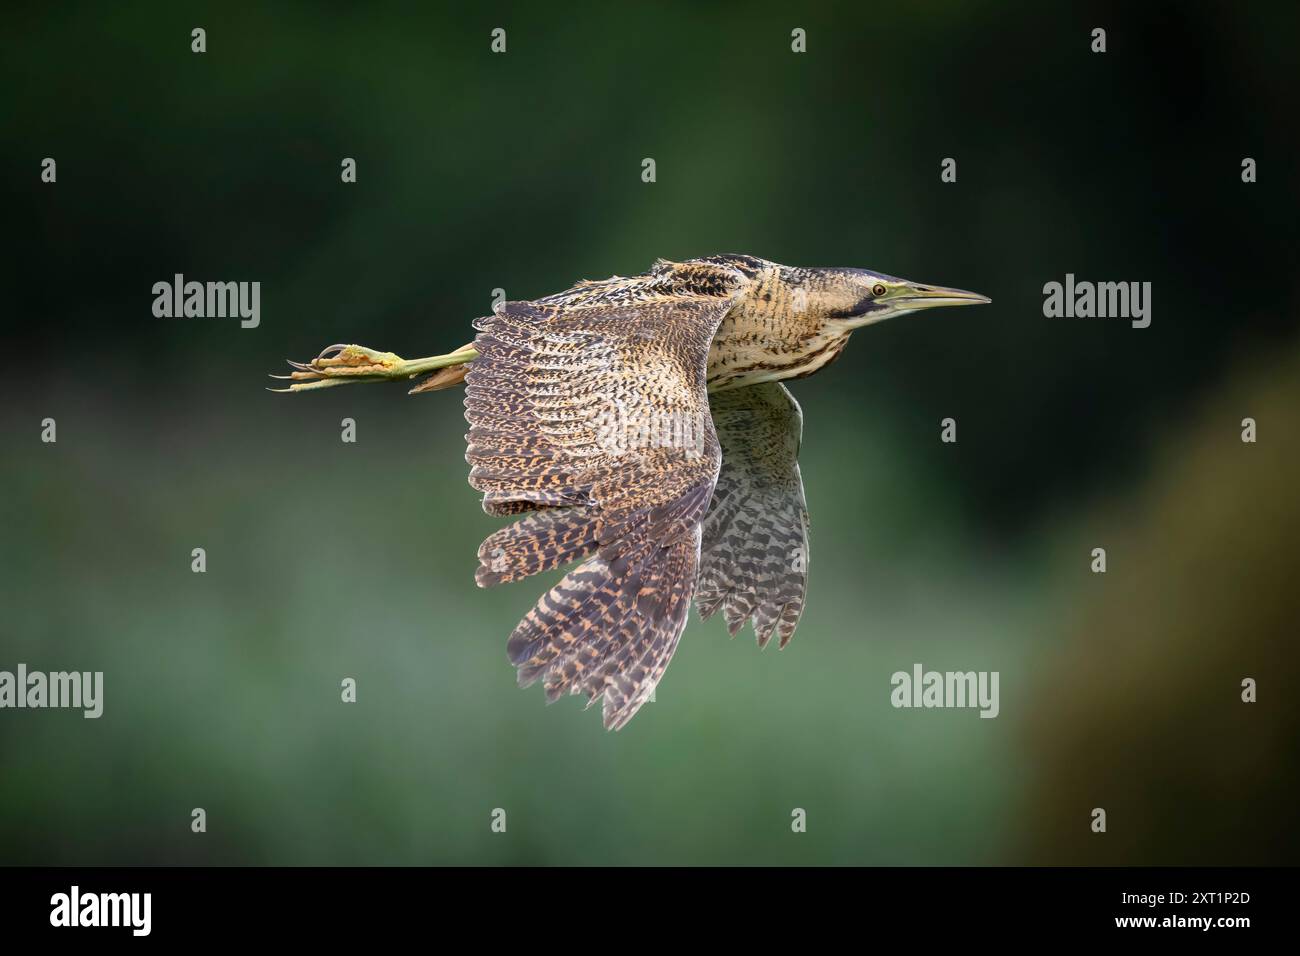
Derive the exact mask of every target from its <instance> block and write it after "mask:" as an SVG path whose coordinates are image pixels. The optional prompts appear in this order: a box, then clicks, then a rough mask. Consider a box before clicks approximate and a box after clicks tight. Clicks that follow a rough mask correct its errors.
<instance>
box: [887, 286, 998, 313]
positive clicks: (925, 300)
mask: <svg viewBox="0 0 1300 956" xmlns="http://www.w3.org/2000/svg"><path fill="white" fill-rule="evenodd" d="M992 301H993V300H992V299H990V298H989V297H988V296H986V295H980V294H979V293H978V292H967V291H966V290H965V289H949V288H947V287H946V286H941V285H920V284H911V285H908V286H907V287H906V288H904V289H903V291H902V292H900V293H899V294H898V295H897V296H895V298H894V300H893V303H892V304H893V305H894V307H895V308H898V309H908V310H912V311H915V310H916V309H938V308H942V307H943V306H947V305H985V304H986V303H989V302H992Z"/></svg>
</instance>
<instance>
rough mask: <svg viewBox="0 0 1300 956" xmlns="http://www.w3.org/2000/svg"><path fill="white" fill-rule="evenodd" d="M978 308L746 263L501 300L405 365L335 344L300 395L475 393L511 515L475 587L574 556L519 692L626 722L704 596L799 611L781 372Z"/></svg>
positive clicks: (773, 619) (793, 433)
mask: <svg viewBox="0 0 1300 956" xmlns="http://www.w3.org/2000/svg"><path fill="white" fill-rule="evenodd" d="M986 301H988V300H987V299H985V298H984V297H982V296H978V295H975V294H973V293H967V292H962V291H960V290H956V289H944V288H938V287H927V286H920V285H917V284H915V283H910V282H906V281H905V280H901V279H895V278H893V277H891V276H885V275H881V274H878V273H873V272H868V271H866V270H862V269H800V268H791V267H787V266H782V265H778V264H776V263H772V262H767V261H765V260H762V259H757V258H754V257H752V256H742V255H725V256H709V257H706V258H703V259H693V260H689V261H686V262H667V261H664V260H660V261H659V262H656V263H655V265H654V266H653V267H652V268H651V269H650V271H648V272H646V273H644V274H642V275H639V276H632V277H626V278H625V277H619V276H616V277H614V278H611V279H606V280H601V281H596V282H590V281H588V282H580V283H578V284H577V285H575V286H574V287H573V288H571V289H569V290H567V291H565V292H560V293H557V294H555V295H551V296H546V297H545V298H541V299H537V300H534V301H530V302H508V303H505V304H504V305H503V306H501V307H500V308H498V309H497V310H496V311H495V312H494V313H493V314H492V315H490V316H487V317H485V318H481V319H479V320H478V321H476V322H475V323H474V326H475V328H476V329H477V330H478V335H477V337H476V338H475V339H474V342H473V343H472V345H471V346H465V347H464V348H462V349H460V350H458V351H457V352H456V353H452V354H451V355H449V356H439V357H436V358H433V359H422V360H416V361H414V362H407V361H405V360H403V359H400V358H399V357H397V356H395V355H392V354H391V353H377V352H373V351H371V350H369V349H363V348H361V347H359V346H336V347H333V348H332V349H329V350H327V351H326V352H325V353H322V355H321V357H319V358H318V359H317V360H316V361H314V362H312V363H310V364H308V365H302V366H295V367H296V368H298V371H297V372H295V373H294V374H293V375H292V376H291V377H292V378H293V379H295V380H296V381H297V382H298V383H299V384H296V385H294V386H291V388H290V390H299V389H307V388H314V387H324V386H326V385H330V384H336V383H342V382H346V381H357V380H376V379H384V378H399V377H400V378H412V377H415V376H417V375H420V374H423V373H425V372H431V373H432V374H431V375H430V376H429V377H428V378H426V379H425V380H424V381H423V382H421V383H420V384H419V385H417V386H416V388H415V389H413V391H432V390H438V389H442V388H447V387H450V386H452V385H455V384H459V383H460V381H462V380H463V381H464V384H465V417H466V419H467V421H468V422H469V432H468V434H467V435H466V441H467V450H466V456H465V457H466V460H467V461H468V463H469V465H470V475H469V480H470V484H471V485H472V486H473V487H474V488H475V489H477V490H478V491H480V492H482V494H483V507H484V509H485V510H487V511H488V512H489V513H491V514H496V515H512V516H519V517H518V519H517V520H516V521H515V522H514V523H513V524H511V525H508V526H507V527H505V528H503V529H501V530H500V531H498V532H496V533H495V534H493V535H491V536H490V537H489V538H487V540H485V541H484V542H483V544H482V545H481V547H480V548H479V552H478V558H479V567H478V571H477V572H476V580H477V581H478V583H479V585H480V586H483V587H490V586H493V585H496V584H500V583H504V582H508V581H515V580H519V579H520V578H524V577H528V576H530V575H533V574H538V573H541V572H544V571H550V570H554V569H557V568H561V567H564V566H567V565H571V564H574V563H575V562H578V563H577V564H576V566H575V567H573V568H572V569H571V570H569V571H568V573H567V574H565V575H564V577H563V578H562V579H561V580H560V581H559V583H558V584H556V585H555V586H554V587H553V588H551V590H550V591H548V592H547V593H546V594H545V595H543V596H542V598H541V599H540V600H539V601H538V602H537V604H536V605H535V606H534V608H533V609H532V610H531V611H530V612H529V613H528V614H527V615H526V616H525V617H524V619H523V620H522V621H521V622H520V623H519V626H518V627H516V628H515V630H514V632H513V633H512V634H511V635H510V639H509V641H508V642H507V651H508V654H509V657H510V660H511V662H512V663H513V664H514V665H515V667H516V668H517V669H518V678H519V683H520V684H521V685H522V686H527V685H529V684H532V683H534V682H535V681H538V680H541V681H542V683H543V686H544V687H545V689H546V696H547V698H548V699H549V700H554V699H556V698H557V697H559V696H561V695H564V694H582V695H583V696H585V697H586V698H587V700H588V703H589V704H591V703H595V702H596V701H598V700H599V701H601V702H602V708H603V713H604V722H605V726H606V727H609V728H612V729H617V728H620V727H622V726H624V725H625V724H626V723H627V722H628V721H629V720H630V719H631V718H632V716H633V715H634V714H636V712H637V710H638V709H639V708H640V707H641V705H642V704H644V703H645V701H646V700H648V699H649V697H650V695H651V693H652V692H653V691H654V688H655V686H656V684H657V683H658V682H659V679H660V677H662V675H663V673H664V670H665V668H666V667H667V666H668V662H669V660H670V659H671V658H672V655H673V652H674V650H675V649H676V647H677V641H678V639H679V638H680V637H681V633H682V630H683V629H684V627H685V625H686V619H687V612H688V608H689V606H690V603H691V601H692V599H694V600H695V602H696V604H697V606H698V608H699V611H700V614H701V616H702V617H704V618H707V617H709V616H710V615H712V614H713V613H715V612H716V611H718V610H721V611H722V613H723V616H724V617H725V619H726V622H727V627H728V629H729V630H730V632H731V633H732V634H735V633H736V632H737V631H738V630H739V629H740V628H741V627H743V626H744V624H745V623H746V622H747V621H749V622H752V623H753V627H754V631H755V634H756V635H757V639H758V643H759V646H765V645H766V644H767V643H768V641H769V640H770V639H771V637H772V636H773V635H777V637H778V643H779V644H780V645H781V646H785V644H786V642H787V641H789V639H790V637H791V635H792V634H793V633H794V630H795V627H796V626H797V624H798V622H799V617H800V614H801V613H802V611H803V605H804V594H805V590H806V583H807V569H808V537H807V530H808V515H807V509H806V507H805V505H804V495H803V485H802V481H801V479H800V475H799V466H798V462H797V458H798V452H799V444H800V437H801V429H802V418H801V415H800V412H799V407H798V405H797V404H795V402H794V399H793V398H792V397H791V396H790V394H789V392H788V391H787V390H786V388H785V387H784V386H783V385H781V384H780V382H781V381H782V380H786V379H795V378H802V377H804V376H806V375H811V374H813V373H814V372H816V371H818V370H819V369H821V368H824V367H825V366H826V365H827V364H829V363H830V362H831V361H833V360H834V359H835V358H836V357H837V356H838V355H839V354H840V352H841V351H842V350H843V348H844V345H845V343H846V342H847V341H848V337H849V334H850V333H851V332H852V331H853V330H854V329H855V328H859V327H861V326H863V325H867V324H870V323H872V322H875V321H879V320H880V319H883V318H888V317H890V316H891V315H898V314H902V313H905V312H910V311H915V310H917V309H921V308H927V307H930V306H933V305H958V304H967V303H973V302H986Z"/></svg>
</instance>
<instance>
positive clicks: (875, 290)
mask: <svg viewBox="0 0 1300 956" xmlns="http://www.w3.org/2000/svg"><path fill="white" fill-rule="evenodd" d="M871 294H872V295H874V296H875V297H876V298H877V299H878V298H880V297H881V296H882V295H884V294H885V287H884V286H883V285H881V284H880V283H879V282H877V283H876V284H875V285H873V286H872V287H871Z"/></svg>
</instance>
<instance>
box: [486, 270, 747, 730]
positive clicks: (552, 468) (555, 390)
mask: <svg viewBox="0 0 1300 956" xmlns="http://www.w3.org/2000/svg"><path fill="white" fill-rule="evenodd" d="M681 270H682V267H681V266H678V267H675V268H674V267H671V265H670V264H667V263H665V264H663V265H662V266H657V267H656V270H655V271H653V272H651V273H650V274H648V275H646V276H641V277H636V278H634V279H614V280H609V281H608V282H605V283H583V284H581V285H579V286H577V287H575V289H573V290H570V291H569V292H568V293H561V294H560V295H558V296H552V297H550V298H547V299H540V300H538V301H536V302H512V303H507V304H506V305H505V306H504V307H503V308H501V309H500V310H499V311H497V312H496V313H495V314H494V315H492V316H489V317H487V318H484V319H480V320H478V322H476V323H475V326H476V328H477V329H478V330H479V335H478V336H477V338H476V339H475V343H474V344H475V348H476V349H477V350H478V353H479V355H478V358H476V359H475V360H474V362H473V364H472V365H471V366H470V368H469V371H468V373H467V375H466V378H465V384H466V391H465V414H466V418H467V419H468V421H469V425H470V429H469V433H468V435H467V436H466V440H467V441H468V443H469V447H468V450H467V452H466V460H467V461H468V462H469V464H470V466H471V470H470V484H471V485H473V486H474V488H476V489H478V490H479V491H482V492H483V506H484V508H485V510H487V511H488V512H489V513H493V514H520V513H526V514H525V517H523V518H521V519H520V520H518V521H517V522H515V523H514V524H513V525H510V526H508V527H506V528H504V529H502V530H501V531H498V532H497V533H496V534H494V535H492V536H490V537H489V538H488V539H487V540H486V541H484V542H483V544H482V546H481V547H480V548H479V568H478V572H477V574H476V579H477V581H478V583H479V584H480V585H481V586H484V587H486V586H490V585H493V584H497V583H499V582H502V581H513V580H516V579H518V578H522V577H526V576H527V575H531V574H536V573H538V572H540V571H546V570H550V569H552V568H556V567H559V566H561V565H564V564H568V563H569V562H571V561H575V560H582V562H583V563H582V564H580V565H579V566H578V567H576V568H574V569H573V570H572V571H570V572H569V573H568V574H567V575H565V577H564V578H563V580H561V581H560V582H559V584H557V585H556V586H555V587H554V588H552V589H551V590H550V591H549V592H548V593H547V594H545V595H543V597H542V598H541V600H540V601H538V602H537V605H536V606H535V607H534V608H533V609H532V610H531V611H530V612H529V613H528V615H527V616H526V617H525V618H524V619H523V620H522V621H521V622H520V623H519V626H518V627H516V628H515V630H514V633H513V634H511V635H510V640H509V643H508V645H507V650H508V652H509V656H510V660H511V662H512V663H513V664H514V665H515V666H516V667H517V668H518V672H519V673H518V677H519V683H520V685H521V686H528V685H529V684H531V683H533V682H534V681H536V680H538V679H539V678H541V679H542V681H543V683H544V686H545V688H546V695H547V699H548V700H555V699H556V698H558V697H559V696H560V695H561V694H564V693H566V692H567V693H571V694H578V693H584V694H586V695H587V698H588V703H589V705H590V704H591V703H594V702H595V701H596V700H598V699H602V698H603V701H604V704H603V712H604V722H605V726H606V727H608V728H612V729H617V728H619V727H622V726H623V725H624V724H626V723H627V722H628V720H630V719H631V718H632V716H633V715H634V714H635V713H636V711H637V710H638V708H640V706H641V705H642V704H643V703H644V702H645V701H646V700H647V699H648V698H649V696H650V693H651V691H653V690H654V687H655V685H656V684H657V683H658V681H659V678H660V677H661V676H662V675H663V672H664V669H665V668H666V667H667V666H668V661H669V659H670V658H671V657H672V654H673V651H674V650H675V649H676V647H677V641H678V638H679V637H680V636H681V632H682V629H683V628H684V627H685V625H686V616H687V612H688V609H689V607H690V602H691V596H692V594H693V593H694V590H695V582H696V578H697V574H698V568H699V548H700V525H701V521H702V520H703V517H704V514H705V512H706V510H707V508H708V504H709V500H710V497H711V496H712V494H713V485H714V482H715V481H716V479H717V474H718V467H719V462H720V452H719V448H718V441H717V436H716V434H715V432H714V429H713V423H712V420H711V418H710V416H709V403H708V396H707V394H706V392H705V367H706V361H707V357H708V351H709V344H710V342H711V341H712V338H713V335H714V332H715V331H716V330H717V327H718V324H719V323H720V322H721V320H722V316H723V315H724V314H725V312H726V311H727V309H728V308H729V307H730V304H731V302H732V301H733V299H734V297H735V295H737V294H738V293H739V292H740V291H741V288H742V285H743V277H742V276H741V275H740V274H739V273H737V272H735V271H734V270H730V269H724V268H721V267H718V266H708V267H707V268H706V267H705V266H703V265H701V266H699V267H698V269H697V270H693V271H698V272H699V273H700V278H701V281H698V282H685V281H684V280H683V279H682V272H681Z"/></svg>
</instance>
